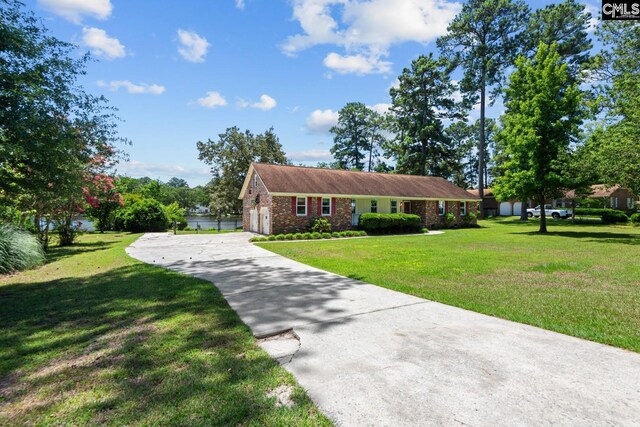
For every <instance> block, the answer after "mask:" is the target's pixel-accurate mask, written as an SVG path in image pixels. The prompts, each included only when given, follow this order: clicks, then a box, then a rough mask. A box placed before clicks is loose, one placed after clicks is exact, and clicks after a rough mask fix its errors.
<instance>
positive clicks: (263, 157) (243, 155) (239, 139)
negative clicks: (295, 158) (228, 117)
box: [196, 126, 289, 216]
mask: <svg viewBox="0 0 640 427" xmlns="http://www.w3.org/2000/svg"><path fill="white" fill-rule="evenodd" d="M196 145H197V148H198V151H199V152H200V154H199V155H198V159H200V160H202V161H204V162H205V163H206V164H208V165H211V172H212V173H213V179H212V183H211V208H212V211H214V212H216V213H217V214H218V215H219V216H220V215H222V214H223V213H235V214H238V213H241V212H242V200H240V199H238V195H239V194H240V190H241V189H242V184H243V183H244V179H245V177H246V174H247V171H248V170H249V166H250V165H251V163H252V162H262V163H272V164H282V165H284V164H288V163H289V161H288V160H287V157H286V155H285V153H284V152H283V151H282V145H281V144H280V142H279V140H278V137H277V136H276V135H275V133H274V132H273V129H268V130H267V131H266V132H265V133H264V134H261V135H257V136H254V135H253V134H252V133H251V132H250V131H249V130H246V131H244V132H241V131H240V129H239V128H238V127H235V126H234V127H231V128H228V129H227V130H226V132H225V133H221V134H219V135H218V141H217V142H216V141H212V140H211V139H209V140H207V141H206V142H202V141H198V143H197V144H196Z"/></svg>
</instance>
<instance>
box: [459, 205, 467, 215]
mask: <svg viewBox="0 0 640 427" xmlns="http://www.w3.org/2000/svg"><path fill="white" fill-rule="evenodd" d="M466 214H467V204H466V203H465V202H460V216H464V215H466Z"/></svg>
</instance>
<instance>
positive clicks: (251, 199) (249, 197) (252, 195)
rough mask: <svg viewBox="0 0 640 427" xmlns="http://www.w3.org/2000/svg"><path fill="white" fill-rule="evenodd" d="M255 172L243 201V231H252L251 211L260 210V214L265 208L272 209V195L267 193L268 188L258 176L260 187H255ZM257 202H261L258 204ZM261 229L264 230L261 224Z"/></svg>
mask: <svg viewBox="0 0 640 427" xmlns="http://www.w3.org/2000/svg"><path fill="white" fill-rule="evenodd" d="M254 174H255V171H254V172H253V173H252V174H251V180H250V181H249V186H248V187H247V191H245V193H244V199H243V200H242V229H243V230H244V231H250V230H251V224H250V221H251V209H253V208H255V209H257V210H258V214H259V213H260V209H262V208H263V207H268V208H271V204H272V200H271V195H270V194H269V192H268V191H267V188H266V187H265V186H264V184H263V183H262V180H261V179H260V177H259V176H258V183H257V184H258V185H257V186H254V179H253V176H254ZM256 200H259V202H258V203H256ZM259 227H260V229H262V223H259Z"/></svg>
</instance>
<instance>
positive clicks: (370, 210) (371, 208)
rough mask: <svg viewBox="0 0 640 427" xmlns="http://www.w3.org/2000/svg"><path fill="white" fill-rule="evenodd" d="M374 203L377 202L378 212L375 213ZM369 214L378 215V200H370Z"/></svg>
mask: <svg viewBox="0 0 640 427" xmlns="http://www.w3.org/2000/svg"><path fill="white" fill-rule="evenodd" d="M373 202H376V211H375V212H374V211H373ZM369 212H370V213H378V199H370V200H369Z"/></svg>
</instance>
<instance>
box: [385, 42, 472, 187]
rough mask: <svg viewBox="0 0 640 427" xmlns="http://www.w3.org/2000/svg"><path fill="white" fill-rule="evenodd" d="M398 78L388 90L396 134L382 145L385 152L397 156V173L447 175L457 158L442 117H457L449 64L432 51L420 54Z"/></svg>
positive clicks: (451, 170) (392, 125)
mask: <svg viewBox="0 0 640 427" xmlns="http://www.w3.org/2000/svg"><path fill="white" fill-rule="evenodd" d="M398 81H399V85H398V87H394V88H391V89H390V91H389V93H390V95H391V103H392V105H391V108H390V119H389V127H390V129H391V131H392V133H394V135H395V138H394V139H393V140H392V141H390V142H389V143H387V144H386V146H385V148H386V152H387V155H388V156H392V157H394V158H395V159H396V164H397V171H398V172H400V173H407V174H413V175H427V174H428V175H436V176H442V177H445V178H448V177H449V176H451V174H452V172H453V171H454V170H455V168H456V165H455V162H456V158H455V153H454V150H453V147H452V146H451V141H450V139H449V138H448V136H447V134H446V133H445V130H444V124H443V120H444V119H452V118H460V113H459V111H458V106H457V104H456V102H455V101H454V99H453V93H454V91H455V89H456V88H455V86H454V84H453V82H452V81H451V68H450V67H449V64H448V63H447V62H446V61H445V60H442V59H436V58H434V56H433V54H429V55H428V56H424V55H421V56H420V57H418V59H416V60H414V61H413V62H412V63H411V68H405V69H404V70H403V71H402V74H401V75H400V76H399V77H398Z"/></svg>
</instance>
